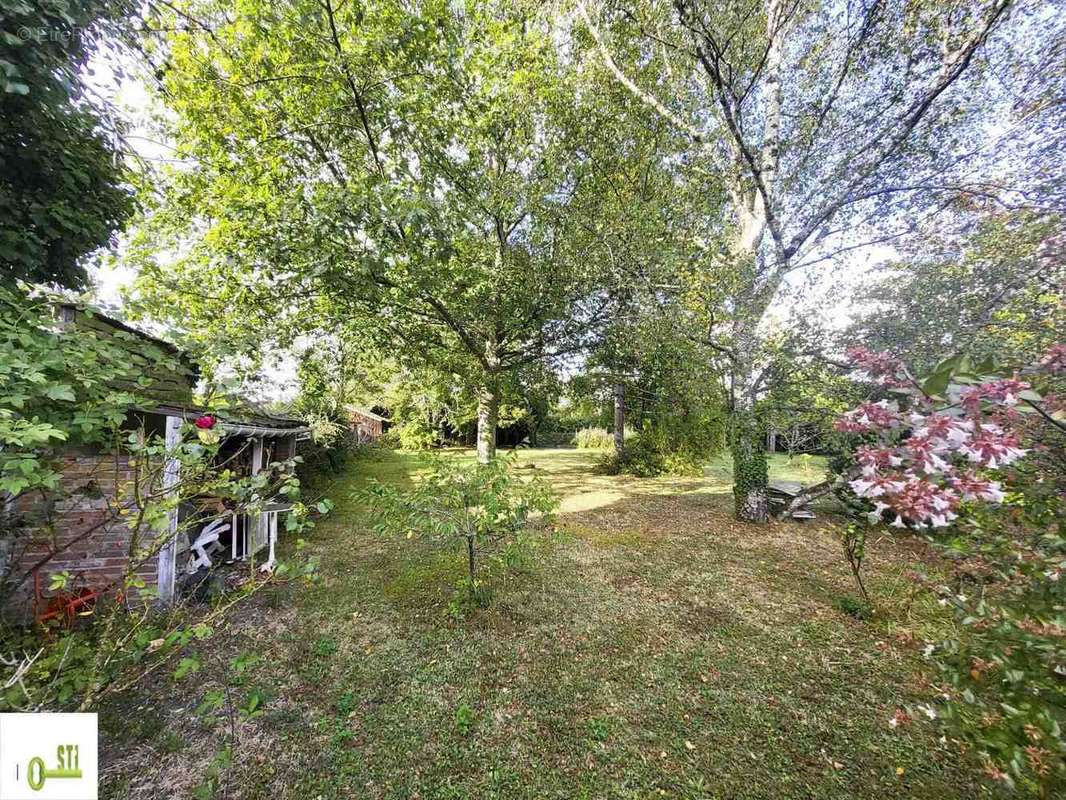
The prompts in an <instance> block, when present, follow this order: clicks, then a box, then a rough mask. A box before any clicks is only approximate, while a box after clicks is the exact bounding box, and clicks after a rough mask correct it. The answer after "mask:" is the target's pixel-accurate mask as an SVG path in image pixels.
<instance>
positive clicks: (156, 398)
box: [57, 303, 310, 436]
mask: <svg viewBox="0 0 1066 800" xmlns="http://www.w3.org/2000/svg"><path fill="white" fill-rule="evenodd" d="M57 312H58V316H59V320H60V322H61V323H62V324H63V325H64V327H65V328H67V329H68V330H69V329H72V328H73V329H82V330H92V331H94V332H96V333H98V334H99V333H101V332H102V331H103V330H106V329H113V330H116V331H121V332H122V333H123V334H126V336H125V337H124V338H125V340H126V341H127V342H133V341H136V340H138V339H139V340H142V341H144V342H145V343H148V344H151V345H154V346H156V347H158V348H160V349H162V350H165V351H166V352H167V353H169V354H170V355H172V356H174V357H175V358H176V359H178V360H179V361H180V362H181V364H182V365H184V366H185V367H186V368H187V372H186V373H185V374H177V373H175V374H167V375H158V376H156V377H157V384H156V385H154V386H153V387H152V390H151V391H150V399H151V401H153V402H155V403H157V404H158V405H156V406H155V407H154V408H152V409H151V411H152V412H153V413H157V414H163V415H166V416H174V417H180V418H182V419H185V420H188V421H190V422H191V421H193V420H195V419H196V418H197V417H200V416H202V415H203V414H206V413H211V414H213V415H215V416H217V417H218V418H219V419H220V420H221V422H222V423H223V426H224V427H225V428H226V429H227V430H228V431H231V432H233V433H244V434H249V435H261V436H280V435H288V434H293V433H295V434H297V435H305V434H308V433H309V432H310V428H308V427H307V423H306V422H305V421H304V420H302V419H299V418H298V417H292V416H288V415H284V414H274V413H271V412H269V411H267V410H265V409H263V408H261V407H260V406H259V405H257V404H256V403H253V402H251V401H248V400H241V401H239V402H238V404H237V405H236V406H235V407H233V408H232V409H227V410H225V411H221V412H218V411H213V410H211V411H209V410H208V409H204V408H199V407H196V406H195V405H193V404H192V402H191V400H192V390H193V388H194V384H195V382H196V380H197V379H198V378H199V375H200V367H199V364H197V363H196V360H195V359H194V358H193V357H192V356H191V355H189V354H188V353H187V352H185V351H184V350H182V349H181V348H180V347H178V346H177V345H175V344H172V343H171V342H167V341H165V340H163V339H160V338H158V337H156V336H152V335H151V334H148V333H145V332H144V331H141V330H138V329H137V328H133V327H130V326H129V325H127V324H125V323H124V322H120V321H119V320H117V319H114V318H113V317H109V316H107V315H106V314H104V313H102V312H100V311H99V310H98V309H95V308H93V307H92V306H88V305H85V304H80V303H59V304H57ZM127 349H129V350H130V352H131V355H132V356H133V357H135V358H136V357H137V356H138V354H137V353H136V351H135V349H132V348H130V347H127ZM146 368H148V369H151V368H152V367H151V365H147V366H146Z"/></svg>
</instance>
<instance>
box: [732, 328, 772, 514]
mask: <svg viewBox="0 0 1066 800" xmlns="http://www.w3.org/2000/svg"><path fill="white" fill-rule="evenodd" d="M753 327H754V326H753V324H752V322H751V321H749V320H743V319H742V320H740V321H738V324H737V326H736V329H735V336H734V348H735V353H734V358H733V365H732V366H733V374H732V384H733V385H732V393H733V414H732V419H731V423H732V424H731V430H730V444H731V447H732V451H733V497H734V499H735V501H736V515H737V519H741V520H744V521H745V522H760V523H762V522H766V521H767V520H769V518H770V511H769V501H768V500H767V496H766V484H767V481H768V474H767V464H766V450H765V446H766V440H765V438H764V433H763V431H762V429H761V428H762V426H761V425H759V420H758V417H757V415H756V413H755V399H756V398H755V393H756V392H755V376H754V371H755V370H754V363H753V361H754V358H755V348H756V344H757V340H756V337H755V333H754V330H753Z"/></svg>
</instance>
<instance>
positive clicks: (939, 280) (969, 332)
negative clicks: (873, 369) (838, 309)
mask: <svg viewBox="0 0 1066 800" xmlns="http://www.w3.org/2000/svg"><path fill="white" fill-rule="evenodd" d="M961 223H962V224H963V225H964V226H965V227H963V230H962V231H956V230H952V229H950V228H949V229H944V228H943V226H942V224H941V223H940V222H938V224H937V226H936V228H935V229H933V230H930V231H926V232H925V233H926V235H923V236H922V237H921V238H920V239H919V240H918V241H917V242H915V243H914V245H913V246H911V247H910V248H908V249H907V250H906V251H905V254H904V257H903V258H902V259H900V260H899V261H896V262H892V263H889V264H886V265H884V266H882V267H881V268H879V270H878V272H877V278H876V280H874V281H873V282H871V283H869V284H864V288H863V291H862V292H861V293H860V296H859V298H858V301H859V302H860V303H863V304H866V305H870V306H872V308H873V311H872V313H868V314H864V315H863V316H862V317H861V318H860V319H859V320H858V321H857V322H856V323H855V324H854V325H853V326H852V329H851V330H850V331H848V333H847V334H846V335H847V337H848V339H849V340H850V341H862V342H864V343H865V344H867V345H868V346H870V347H871V348H872V349H876V350H887V351H889V352H893V353H906V355H907V360H908V363H910V364H911V365H912V367H913V368H914V370H915V371H916V372H917V373H920V374H927V373H930V372H932V371H933V369H934V366H935V365H936V364H937V362H938V361H939V360H940V359H941V358H942V356H943V354H944V352H945V351H946V350H947V351H954V352H958V353H964V354H966V355H968V356H969V357H970V358H972V359H973V361H975V362H977V361H980V360H982V359H984V358H986V357H989V356H992V357H995V358H996V359H998V360H999V361H1001V362H1003V363H1027V362H1029V361H1031V360H1032V358H1033V357H1034V356H1035V355H1037V354H1039V353H1042V352H1043V351H1045V350H1046V349H1047V348H1048V347H1049V346H1050V345H1052V344H1056V343H1058V342H1059V341H1060V340H1061V337H1062V331H1063V330H1064V329H1066V311H1064V310H1063V309H1066V295H1064V290H1063V286H1064V285H1066V275H1064V270H1066V267H1064V266H1063V261H1062V259H1061V257H1059V256H1057V255H1053V254H1054V253H1055V250H1056V248H1060V247H1061V241H1062V236H1063V220H1062V217H1061V216H1059V215H1050V214H1039V213H1035V212H1030V211H1015V212H1011V213H1005V214H995V215H967V216H965V217H964V218H963V219H962V220H961ZM944 298H951V302H944Z"/></svg>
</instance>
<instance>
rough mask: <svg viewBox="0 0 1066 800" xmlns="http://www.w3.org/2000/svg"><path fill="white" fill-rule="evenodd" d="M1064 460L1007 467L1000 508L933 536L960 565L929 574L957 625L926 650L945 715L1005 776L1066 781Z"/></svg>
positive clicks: (1035, 783)
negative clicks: (944, 690)
mask: <svg viewBox="0 0 1066 800" xmlns="http://www.w3.org/2000/svg"><path fill="white" fill-rule="evenodd" d="M1063 475H1066V464H1064V463H1063V460H1062V456H1061V451H1060V452H1059V453H1058V454H1056V452H1055V451H1054V450H1049V451H1044V452H1043V453H1042V454H1040V455H1036V456H1030V457H1029V458H1028V459H1026V461H1025V462H1019V463H1018V464H1016V465H1015V466H1014V468H1013V469H1012V470H1011V471H1010V472H1009V473H1008V474H1007V476H1006V480H1005V486H1004V488H1005V490H1006V499H1005V501H1004V502H1003V504H1002V505H1001V506H1000V507H998V508H997V507H990V506H985V507H981V508H978V507H975V508H973V509H971V513H970V514H968V515H967V518H966V519H965V521H964V522H963V524H962V525H961V526H960V528H961V529H960V530H959V531H958V532H957V533H956V534H955V535H950V536H947V537H942V538H938V539H937V540H935V542H936V544H937V545H938V546H939V547H941V548H943V549H944V551H945V552H946V553H947V554H948V555H949V556H950V557H951V558H952V559H953V560H955V561H956V562H957V563H958V568H957V571H956V576H955V581H954V585H944V584H943V583H942V582H941V581H933V582H931V584H930V585H931V587H932V588H933V589H934V590H936V591H937V592H938V593H939V594H940V595H941V598H942V601H943V602H946V603H947V604H948V605H949V606H950V608H951V610H952V611H953V613H954V616H955V619H956V622H957V624H958V626H959V628H958V630H959V634H958V635H957V636H954V637H952V638H949V639H946V640H944V641H941V642H938V643H936V644H935V646H931V647H930V648H929V649H928V652H929V657H930V658H931V659H932V661H933V663H934V664H935V665H936V666H937V668H938V669H939V671H940V674H941V676H942V678H943V680H944V681H945V682H946V684H947V686H948V687H950V688H949V691H948V694H947V700H946V702H945V704H944V711H943V717H944V720H945V722H946V723H947V724H948V726H949V727H950V728H951V730H952V732H953V734H954V735H956V736H959V737H960V738H961V739H963V740H964V741H966V742H967V743H968V744H969V745H970V746H972V747H973V748H974V749H975V750H976V751H977V752H978V753H980V754H981V757H982V758H983V759H984V760H985V761H986V763H987V765H988V771H989V772H990V774H992V775H993V776H995V777H997V778H999V779H1000V780H1002V781H1004V782H1006V783H1008V784H1010V785H1012V786H1017V787H1019V788H1022V787H1041V790H1042V791H1044V792H1045V793H1046V795H1045V796H1052V795H1054V794H1055V792H1056V791H1060V790H1062V789H1063V787H1066V733H1064V728H1066V613H1064V609H1066V527H1064V523H1063V520H1064V519H1066V504H1064V501H1063V498H1064V497H1066V486H1064V485H1063Z"/></svg>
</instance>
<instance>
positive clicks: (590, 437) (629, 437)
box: [570, 426, 638, 450]
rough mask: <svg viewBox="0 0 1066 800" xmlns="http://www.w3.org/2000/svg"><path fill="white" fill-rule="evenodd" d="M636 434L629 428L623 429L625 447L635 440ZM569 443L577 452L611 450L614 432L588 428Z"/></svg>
mask: <svg viewBox="0 0 1066 800" xmlns="http://www.w3.org/2000/svg"><path fill="white" fill-rule="evenodd" d="M637 438H638V436H637V433H636V432H635V431H634V430H633V429H632V428H630V427H628V426H627V427H626V429H625V439H626V445H627V446H628V445H629V443H630V442H631V441H633V440H635V439H637ZM570 443H571V444H572V445H574V446H575V447H577V449H578V450H613V449H614V432H613V431H609V430H607V429H606V428H595V427H588V428H582V429H581V430H579V431H578V432H577V433H575V434H574V437H573V438H572V439H571V440H570Z"/></svg>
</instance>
